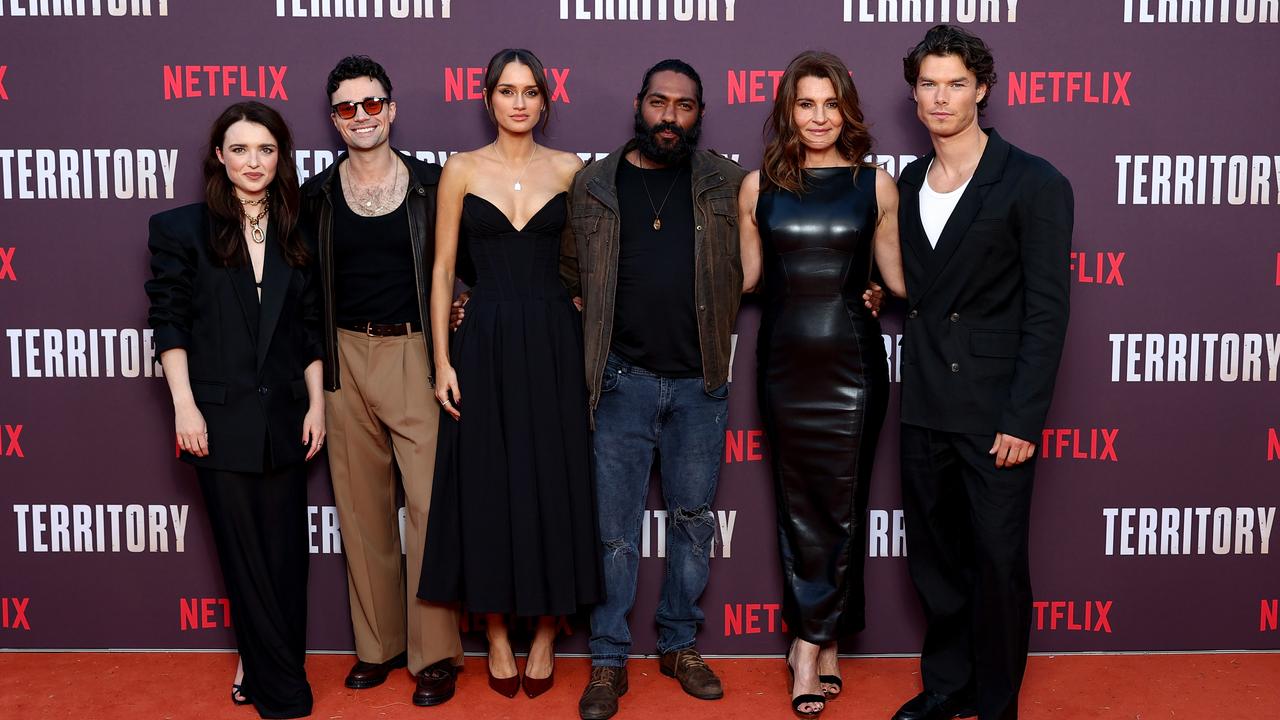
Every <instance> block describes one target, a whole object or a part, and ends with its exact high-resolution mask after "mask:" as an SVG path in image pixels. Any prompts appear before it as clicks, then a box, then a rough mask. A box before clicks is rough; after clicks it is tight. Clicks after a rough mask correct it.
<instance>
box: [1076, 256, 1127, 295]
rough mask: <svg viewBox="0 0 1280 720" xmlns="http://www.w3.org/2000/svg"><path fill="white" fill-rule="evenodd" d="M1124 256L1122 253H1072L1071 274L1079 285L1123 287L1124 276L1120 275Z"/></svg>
mask: <svg viewBox="0 0 1280 720" xmlns="http://www.w3.org/2000/svg"><path fill="white" fill-rule="evenodd" d="M1124 255H1125V254H1124V253H1123V252H1118V253H1113V252H1101V251H1099V252H1072V253H1071V272H1072V273H1073V274H1074V275H1075V278H1076V282H1079V283H1084V284H1098V285H1118V286H1120V287H1124V276H1123V275H1122V274H1121V273H1120V264H1121V263H1123V262H1124ZM1104 272H1105V273H1106V275H1105V277H1104V276H1103V273H1104Z"/></svg>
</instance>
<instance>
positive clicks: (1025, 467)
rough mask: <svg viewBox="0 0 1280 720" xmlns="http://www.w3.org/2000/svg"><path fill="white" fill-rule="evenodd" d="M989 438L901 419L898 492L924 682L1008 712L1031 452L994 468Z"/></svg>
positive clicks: (1027, 608)
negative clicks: (922, 624)
mask: <svg viewBox="0 0 1280 720" xmlns="http://www.w3.org/2000/svg"><path fill="white" fill-rule="evenodd" d="M994 439H995V436H994V434H993V435H991V436H985V435H966V434H960V433H948V432H940V431H937V430H929V429H927V428H922V427H916V426H913V425H906V424H904V425H903V426H902V441H901V442H902V444H901V447H902V502H903V511H904V515H905V520H906V530H907V553H908V555H907V559H908V566H909V567H910V571H911V579H912V581H913V582H914V583H915V586H916V591H917V592H918V593H919V595H920V602H921V603H922V604H923V606H924V614H925V619H926V622H927V628H926V630H925V638H924V648H923V650H922V651H921V657H920V676H921V678H922V679H923V681H924V687H925V689H926V690H932V691H935V692H940V693H943V694H947V695H953V694H956V693H974V695H973V697H974V698H975V700H976V701H977V702H976V704H977V709H978V717H979V718H981V720H1014V719H1015V718H1017V717H1018V691H1019V689H1020V688H1021V686H1022V677H1023V674H1024V672H1025V670H1026V665H1027V646H1028V643H1029V641H1030V634H1031V602H1032V597H1031V571H1030V563H1029V560H1028V552H1027V551H1028V534H1029V528H1030V520H1031V489H1032V481H1033V478H1034V468H1035V458H1034V457H1033V458H1032V459H1030V460H1028V461H1027V462H1025V463H1023V464H1022V465H1018V466H1016V467H1012V468H1004V469H997V468H996V466H995V457H994V456H992V455H988V454H987V452H988V451H989V450H990V449H991V444H992V441H993V440H994Z"/></svg>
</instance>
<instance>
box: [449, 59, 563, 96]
mask: <svg viewBox="0 0 1280 720" xmlns="http://www.w3.org/2000/svg"><path fill="white" fill-rule="evenodd" d="M570 71H571V68H543V75H544V76H545V77H546V79H547V93H548V94H549V95H550V96H551V97H550V101H551V102H562V103H564V104H566V105H568V104H569V72H570ZM484 73H485V68H482V67H451V68H450V67H447V68H445V69H444V101H445V102H459V101H462V100H483V99H484Z"/></svg>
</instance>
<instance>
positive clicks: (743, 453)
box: [724, 430, 765, 465]
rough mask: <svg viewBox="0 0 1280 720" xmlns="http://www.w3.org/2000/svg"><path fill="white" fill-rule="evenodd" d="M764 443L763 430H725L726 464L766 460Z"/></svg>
mask: <svg viewBox="0 0 1280 720" xmlns="http://www.w3.org/2000/svg"><path fill="white" fill-rule="evenodd" d="M764 442H765V439H764V431H763V430H725V431H724V462H725V464H726V465H729V464H732V463H741V462H760V461H761V460H764V457H765V455H764Z"/></svg>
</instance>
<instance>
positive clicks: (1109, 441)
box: [1040, 428, 1120, 462]
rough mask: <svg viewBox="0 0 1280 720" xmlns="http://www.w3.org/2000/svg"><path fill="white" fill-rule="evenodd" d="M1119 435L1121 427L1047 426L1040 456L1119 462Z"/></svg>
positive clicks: (1042, 439) (1041, 443)
mask: <svg viewBox="0 0 1280 720" xmlns="http://www.w3.org/2000/svg"><path fill="white" fill-rule="evenodd" d="M1086 431H1087V434H1086ZM1119 435H1120V429H1119V428H1045V429H1044V433H1043V435H1042V437H1041V442H1040V457H1042V458H1052V459H1057V460H1063V459H1070V460H1097V461H1101V462H1119V461H1120V458H1119V456H1117V455H1116V438H1117V437H1118V436H1119Z"/></svg>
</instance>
